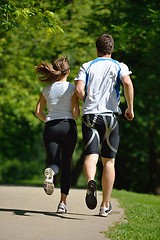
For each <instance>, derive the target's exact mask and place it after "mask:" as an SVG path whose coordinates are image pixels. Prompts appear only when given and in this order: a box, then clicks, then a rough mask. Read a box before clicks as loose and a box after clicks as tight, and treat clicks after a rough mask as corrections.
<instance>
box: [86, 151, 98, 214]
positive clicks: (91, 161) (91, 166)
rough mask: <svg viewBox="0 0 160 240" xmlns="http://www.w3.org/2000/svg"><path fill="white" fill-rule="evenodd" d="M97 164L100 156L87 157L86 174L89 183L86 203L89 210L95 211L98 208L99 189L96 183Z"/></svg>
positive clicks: (91, 155)
mask: <svg viewBox="0 0 160 240" xmlns="http://www.w3.org/2000/svg"><path fill="white" fill-rule="evenodd" d="M97 162H98V154H90V155H87V156H86V158H85V162H84V174H85V176H86V179H87V181H88V184H87V194H86V198H85V201H86V204H87V207H88V208H89V209H94V208H96V206H97V191H96V190H97V189H96V182H95V181H94V178H95V175H96V165H97Z"/></svg>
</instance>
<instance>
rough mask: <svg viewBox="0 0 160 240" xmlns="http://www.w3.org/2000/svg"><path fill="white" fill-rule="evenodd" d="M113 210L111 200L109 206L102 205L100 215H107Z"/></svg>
mask: <svg viewBox="0 0 160 240" xmlns="http://www.w3.org/2000/svg"><path fill="white" fill-rule="evenodd" d="M111 212H112V205H111V203H110V202H109V206H108V207H100V211H99V216H101V217H107V216H108V214H109V213H111Z"/></svg>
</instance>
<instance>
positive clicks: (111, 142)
mask: <svg viewBox="0 0 160 240" xmlns="http://www.w3.org/2000/svg"><path fill="white" fill-rule="evenodd" d="M82 133H83V141H84V155H89V154H93V153H97V154H99V153H100V154H101V157H104V158H115V157H116V154H117V151H118V146H119V140H120V133H119V123H118V117H117V116H116V115H115V114H114V113H107V114H101V115H96V114H86V115H83V117H82Z"/></svg>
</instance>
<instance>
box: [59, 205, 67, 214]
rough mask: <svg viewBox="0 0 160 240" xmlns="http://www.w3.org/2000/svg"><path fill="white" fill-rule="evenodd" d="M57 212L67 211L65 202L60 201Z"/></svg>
mask: <svg viewBox="0 0 160 240" xmlns="http://www.w3.org/2000/svg"><path fill="white" fill-rule="evenodd" d="M57 213H67V207H66V204H64V203H59V205H58V208H57Z"/></svg>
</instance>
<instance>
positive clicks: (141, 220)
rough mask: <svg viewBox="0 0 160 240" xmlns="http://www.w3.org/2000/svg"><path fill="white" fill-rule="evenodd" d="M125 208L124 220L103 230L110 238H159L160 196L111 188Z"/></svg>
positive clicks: (125, 239)
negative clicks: (105, 230)
mask: <svg viewBox="0 0 160 240" xmlns="http://www.w3.org/2000/svg"><path fill="white" fill-rule="evenodd" d="M112 197H113V198H116V199H118V201H119V203H120V206H121V207H122V208H124V209H125V215H126V216H125V217H126V220H127V221H125V222H122V223H120V224H116V225H115V226H113V227H110V228H109V231H107V232H105V235H106V237H108V238H110V239H112V240H141V239H143V240H158V239H160V197H159V196H155V195H149V194H139V193H133V192H127V191H124V190H121V191H118V190H113V194H112Z"/></svg>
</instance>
